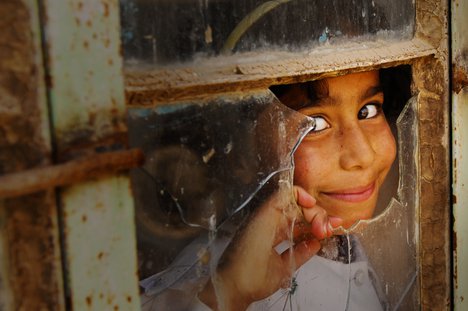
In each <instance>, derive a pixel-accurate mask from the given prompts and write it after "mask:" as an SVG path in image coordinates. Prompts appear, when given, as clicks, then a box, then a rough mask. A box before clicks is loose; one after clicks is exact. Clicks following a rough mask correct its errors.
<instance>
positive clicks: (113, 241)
mask: <svg viewBox="0 0 468 311" xmlns="http://www.w3.org/2000/svg"><path fill="white" fill-rule="evenodd" d="M118 9H119V6H118V1H117V0H101V1H92V0H67V1H52V0H47V1H44V2H43V7H42V14H43V21H44V26H45V31H46V39H47V42H46V49H47V65H48V69H49V72H48V74H49V77H50V79H49V82H50V83H49V92H50V106H51V109H52V113H51V115H52V127H53V130H54V137H55V146H56V147H57V150H56V157H57V159H58V160H59V161H67V160H71V159H76V158H78V157H80V156H82V155H91V154H93V153H95V152H102V151H112V150H121V149H125V148H126V143H127V138H126V130H127V129H126V125H125V118H126V115H125V113H126V109H125V104H124V92H123V78H122V65H121V64H122V60H121V55H120V39H119V37H120V34H119V29H120V27H119V11H118ZM60 205H61V211H62V224H63V242H64V248H65V250H64V251H65V256H66V258H65V264H66V272H67V275H66V280H67V289H68V291H67V294H68V295H69V296H68V297H67V301H68V303H69V307H70V308H71V309H72V310H138V309H139V307H140V304H139V297H138V279H137V264H136V246H135V228H134V219H133V201H132V193H131V189H130V184H129V179H128V175H127V174H121V175H114V176H113V177H112V176H111V177H109V176H107V177H99V178H96V179H95V180H91V181H87V182H81V183H77V184H75V185H73V186H67V187H64V188H62V189H61V191H60Z"/></svg>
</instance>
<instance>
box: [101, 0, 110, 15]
mask: <svg viewBox="0 0 468 311" xmlns="http://www.w3.org/2000/svg"><path fill="white" fill-rule="evenodd" d="M102 4H103V6H104V17H109V3H107V2H103V3H102Z"/></svg>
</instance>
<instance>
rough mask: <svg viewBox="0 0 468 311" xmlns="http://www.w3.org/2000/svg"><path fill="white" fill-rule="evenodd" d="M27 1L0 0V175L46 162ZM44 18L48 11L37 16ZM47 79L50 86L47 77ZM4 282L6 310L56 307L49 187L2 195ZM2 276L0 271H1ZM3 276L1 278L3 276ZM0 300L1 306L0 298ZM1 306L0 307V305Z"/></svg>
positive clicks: (37, 59) (38, 66)
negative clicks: (20, 194)
mask: <svg viewBox="0 0 468 311" xmlns="http://www.w3.org/2000/svg"><path fill="white" fill-rule="evenodd" d="M35 7H36V5H35V4H33V2H29V1H17V0H1V1H0V16H2V22H1V23H2V24H3V23H4V22H6V23H7V24H5V25H7V27H3V28H2V33H1V35H0V55H1V61H0V111H1V113H0V175H4V174H12V173H16V172H19V171H23V170H27V169H30V168H35V167H41V166H45V165H48V164H50V162H51V157H50V149H51V148H50V144H49V142H48V137H46V136H45V134H44V132H43V130H42V125H44V124H47V123H46V122H47V120H45V119H44V118H43V114H42V109H44V107H43V102H44V101H45V98H43V97H41V96H40V94H41V92H40V91H41V90H43V89H44V85H43V81H44V80H43V79H44V77H43V72H42V63H41V54H40V51H41V49H40V47H39V46H37V45H36V44H35V40H36V39H38V38H37V37H35V36H39V34H38V33H37V32H36V31H37V27H38V26H37V25H36V24H35V20H36V16H35V18H34V19H32V18H31V14H34V15H38V14H39V13H38V12H37V11H36V10H35ZM42 17H43V18H44V19H46V18H47V16H45V14H44V16H42ZM47 80H48V81H47V83H49V84H50V85H52V81H51V79H50V77H47ZM2 201H3V206H4V209H3V210H2V214H3V215H4V216H5V217H4V218H3V217H2V222H3V223H2V229H3V230H2V233H1V234H2V237H3V238H4V245H2V248H3V249H4V253H3V257H2V259H0V261H1V265H2V266H3V267H2V268H5V269H6V270H5V277H7V278H8V280H5V281H6V282H5V284H4V285H5V286H8V288H9V291H10V293H11V298H12V299H11V306H10V305H9V306H8V307H7V309H9V307H11V310H60V306H61V305H62V304H61V302H62V301H63V298H62V297H63V292H62V286H60V285H61V284H60V282H61V280H62V275H61V271H62V270H61V266H60V253H59V243H58V228H57V226H56V219H57V218H56V217H57V209H56V206H55V196H54V193H53V192H51V191H43V192H40V193H36V194H34V195H28V196H23V197H21V198H14V199H2ZM2 276H3V273H2ZM2 281H3V279H2ZM0 305H3V304H2V303H0ZM1 308H2V307H1V306H0V309H1Z"/></svg>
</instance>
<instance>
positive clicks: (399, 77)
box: [270, 65, 411, 122]
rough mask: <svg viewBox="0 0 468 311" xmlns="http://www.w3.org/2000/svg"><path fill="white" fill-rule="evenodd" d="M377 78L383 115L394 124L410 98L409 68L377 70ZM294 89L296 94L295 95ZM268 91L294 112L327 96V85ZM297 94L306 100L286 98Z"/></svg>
mask: <svg viewBox="0 0 468 311" xmlns="http://www.w3.org/2000/svg"><path fill="white" fill-rule="evenodd" d="M379 76H380V84H381V86H382V89H383V92H384V98H385V105H384V113H385V116H386V117H387V119H388V121H389V122H394V121H396V119H397V118H398V116H399V114H400V112H401V110H402V109H403V106H404V104H405V103H406V102H407V101H408V99H409V98H410V96H411V67H410V66H409V65H404V66H398V67H391V68H383V69H380V70H379ZM294 89H296V90H297V91H298V92H297V93H295V92H294ZM270 90H271V91H272V92H273V93H274V94H275V95H276V97H278V98H279V99H280V100H283V103H286V102H287V103H288V107H290V108H292V109H294V110H299V109H301V108H304V107H306V106H308V105H310V104H313V103H314V102H315V101H317V100H318V99H320V98H323V97H326V96H328V85H327V83H326V81H325V80H315V81H309V82H304V83H297V84H285V85H274V86H272V87H270ZM297 94H307V100H303V101H291V100H288V98H286V97H287V96H295V95H297Z"/></svg>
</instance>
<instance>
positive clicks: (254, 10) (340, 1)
mask: <svg viewBox="0 0 468 311" xmlns="http://www.w3.org/2000/svg"><path fill="white" fill-rule="evenodd" d="M120 7H121V26H122V28H121V29H122V30H121V38H122V43H123V51H124V56H125V60H126V64H127V65H132V64H133V65H135V64H148V63H149V64H158V65H165V64H174V63H179V62H187V61H193V60H197V59H200V58H208V57H213V56H218V55H227V54H231V53H236V52H252V51H294V52H297V51H310V49H312V48H315V47H318V46H323V45H330V44H338V45H339V44H341V43H345V42H348V41H349V39H350V38H353V40H378V39H386V40H390V39H399V40H401V39H408V38H411V37H412V35H413V29H414V14H415V13H414V12H415V11H414V2H413V1H411V0H395V1H383V0H272V1H265V0H236V1H232V0H199V1H195V0H183V1H170V0H153V1H148V0H120Z"/></svg>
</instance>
